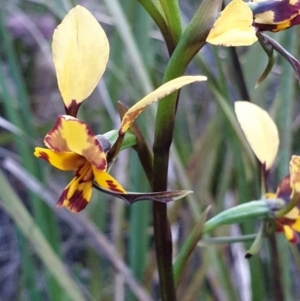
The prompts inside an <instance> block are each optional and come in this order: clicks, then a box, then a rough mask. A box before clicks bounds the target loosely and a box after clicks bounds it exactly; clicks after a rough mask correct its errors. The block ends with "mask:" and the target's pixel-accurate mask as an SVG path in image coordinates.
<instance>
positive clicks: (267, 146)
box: [234, 101, 279, 170]
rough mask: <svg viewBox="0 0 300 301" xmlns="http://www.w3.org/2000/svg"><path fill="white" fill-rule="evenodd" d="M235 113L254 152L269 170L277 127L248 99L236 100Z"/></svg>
mask: <svg viewBox="0 0 300 301" xmlns="http://www.w3.org/2000/svg"><path fill="white" fill-rule="evenodd" d="M234 108H235V113H236V116H237V119H238V121H239V124H240V126H241V128H242V130H243V132H244V134H245V136H246V139H247V141H248V142H249V144H250V146H251V148H252V150H253V152H254V154H255V155H256V157H257V158H258V160H259V161H260V162H261V164H265V168H266V170H269V169H270V168H271V167H272V165H273V162H274V160H275V157H276V155H277V151H278V147H279V135H278V129H277V127H276V125H275V123H274V121H273V120H272V118H271V117H270V115H269V114H268V113H267V112H266V111H265V110H263V109H261V108H260V107H259V106H257V105H255V104H253V103H250V102H248V101H236V102H235V106H234Z"/></svg>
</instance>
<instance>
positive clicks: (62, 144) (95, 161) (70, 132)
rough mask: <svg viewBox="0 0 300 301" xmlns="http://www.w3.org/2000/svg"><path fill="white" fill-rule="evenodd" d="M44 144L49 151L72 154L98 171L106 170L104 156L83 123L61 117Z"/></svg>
mask: <svg viewBox="0 0 300 301" xmlns="http://www.w3.org/2000/svg"><path fill="white" fill-rule="evenodd" d="M44 142H45V144H46V146H47V147H49V148H50V149H51V150H54V151H58V152H74V153H76V154H78V155H81V156H83V157H85V158H86V160H88V161H89V162H90V163H91V164H92V165H94V166H96V167H97V168H98V169H100V170H106V165H107V164H106V155H105V153H104V152H103V150H102V148H101V146H100V144H99V142H98V140H97V139H96V137H95V136H94V134H93V133H92V130H91V129H90V127H89V126H88V125H87V124H86V123H84V122H83V121H81V120H79V119H77V118H74V117H71V116H67V115H61V116H59V117H58V118H57V121H56V124H55V126H54V127H53V129H52V130H51V131H50V132H49V133H48V134H47V135H46V137H45V139H44Z"/></svg>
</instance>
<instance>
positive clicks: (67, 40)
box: [52, 5, 109, 113]
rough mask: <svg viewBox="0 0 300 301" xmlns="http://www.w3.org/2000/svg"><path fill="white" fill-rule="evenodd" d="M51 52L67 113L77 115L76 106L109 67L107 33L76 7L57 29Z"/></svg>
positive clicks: (87, 12)
mask: <svg viewBox="0 0 300 301" xmlns="http://www.w3.org/2000/svg"><path fill="white" fill-rule="evenodd" d="M52 51H53V61H54V65H55V70H56V75H57V81H58V87H59V90H60V92H61V95H62V98H63V101H64V104H65V107H66V110H67V113H68V110H72V111H75V112H76V111H77V109H76V108H75V109H74V106H79V105H80V103H81V102H82V101H83V100H85V99H86V98H87V97H88V96H89V95H90V94H91V93H92V91H93V90H94V89H95V87H96V85H97V84H98V82H99V80H100V78H101V76H102V74H103V73H104V70H105V68H106V64H107V61H108V55H109V43H108V40H107V37H106V34H105V32H104V31H103V29H102V27H101V26H100V24H99V23H98V21H97V20H96V19H95V17H94V16H93V15H92V14H91V13H90V12H89V11H88V10H87V9H85V8H84V7H82V6H80V5H77V6H76V7H75V8H73V9H71V10H70V11H69V13H68V14H67V15H66V16H65V18H64V19H63V20H62V22H61V24H60V25H58V27H57V28H56V29H55V31H54V34H53V42H52ZM71 107H72V108H71Z"/></svg>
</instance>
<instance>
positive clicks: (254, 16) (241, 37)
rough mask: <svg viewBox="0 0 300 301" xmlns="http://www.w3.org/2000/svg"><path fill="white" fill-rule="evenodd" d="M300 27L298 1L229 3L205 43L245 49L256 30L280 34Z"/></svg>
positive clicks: (260, 0) (253, 40) (250, 43)
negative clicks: (299, 25) (295, 26)
mask: <svg viewBox="0 0 300 301" xmlns="http://www.w3.org/2000/svg"><path fill="white" fill-rule="evenodd" d="M297 24H300V1H299V0H256V1H252V2H243V1H242V0H233V1H231V2H230V3H229V4H228V5H227V6H226V7H225V9H224V10H223V11H222V12H221V15H220V17H219V18H218V19H217V20H216V22H215V24H214V26H213V28H212V29H211V31H210V33H209V35H208V37H207V42H208V43H211V44H214V45H223V46H248V45H252V44H253V43H254V42H256V41H257V37H256V32H257V31H273V32H277V31H281V30H285V29H287V28H289V27H291V26H294V25H297Z"/></svg>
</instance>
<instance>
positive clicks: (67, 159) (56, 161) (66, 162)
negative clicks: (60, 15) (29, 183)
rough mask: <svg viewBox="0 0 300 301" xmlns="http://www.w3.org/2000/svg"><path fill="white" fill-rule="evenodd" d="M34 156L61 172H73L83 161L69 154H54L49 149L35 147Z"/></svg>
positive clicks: (75, 155)
mask: <svg viewBox="0 0 300 301" xmlns="http://www.w3.org/2000/svg"><path fill="white" fill-rule="evenodd" d="M34 155H35V156H36V157H37V158H42V159H44V160H46V161H48V162H49V163H50V164H51V165H53V166H54V167H56V168H58V169H61V170H75V169H77V168H78V167H80V166H81V165H82V164H83V163H84V161H85V159H84V158H83V157H82V156H80V155H78V154H75V153H71V152H55V151H53V150H51V149H47V148H41V147H36V148H35V150H34Z"/></svg>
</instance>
